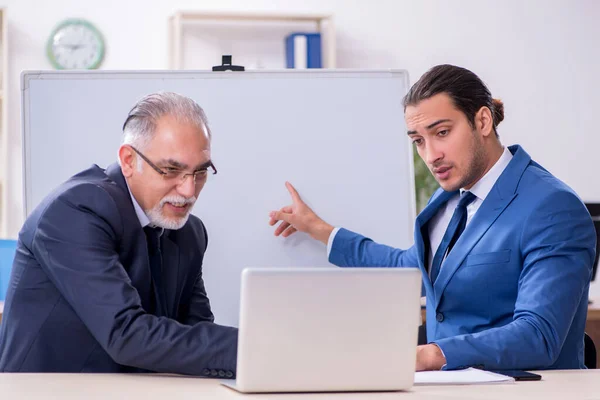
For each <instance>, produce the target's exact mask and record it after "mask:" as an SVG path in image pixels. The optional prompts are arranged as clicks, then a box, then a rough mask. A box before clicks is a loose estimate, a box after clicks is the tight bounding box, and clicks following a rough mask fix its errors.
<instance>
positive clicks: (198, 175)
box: [129, 146, 217, 185]
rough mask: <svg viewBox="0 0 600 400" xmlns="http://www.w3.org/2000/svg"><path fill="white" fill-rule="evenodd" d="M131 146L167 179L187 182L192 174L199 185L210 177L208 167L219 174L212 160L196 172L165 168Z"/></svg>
mask: <svg viewBox="0 0 600 400" xmlns="http://www.w3.org/2000/svg"><path fill="white" fill-rule="evenodd" d="M129 147H131V148H132V149H133V151H135V152H136V153H137V154H138V155H139V156H140V157H142V160H144V161H146V162H147V163H148V165H149V166H151V167H152V169H153V170H155V171H156V172H158V173H159V174H160V175H161V176H162V177H163V179H164V180H165V181H169V182H178V184H181V183H183V182H185V180H186V178H187V177H188V176H191V177H192V179H193V180H194V183H195V184H196V185H198V184H200V183H204V182H205V181H206V178H207V177H208V168H210V169H212V175H216V174H217V168H215V165H214V164H213V163H212V161H210V162H209V163H208V165H207V166H206V167H205V168H201V169H199V170H197V171H194V172H186V171H182V170H180V169H178V168H173V167H166V168H165V169H164V170H163V169H161V168H159V167H157V166H156V165H155V164H154V163H153V162H152V161H150V160H149V159H148V157H146V156H145V155H143V154H142V153H141V152H140V151H139V150H138V149H136V148H135V147H133V146H129Z"/></svg>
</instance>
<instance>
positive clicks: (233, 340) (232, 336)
mask: <svg viewBox="0 0 600 400" xmlns="http://www.w3.org/2000/svg"><path fill="white" fill-rule="evenodd" d="M82 186H83V185H82ZM78 199H82V200H84V201H82V202H81V203H79V202H78V201H77V200H78ZM82 203H85V204H82ZM119 218H120V217H119V212H118V207H117V205H116V204H115V203H114V200H113V199H112V197H111V196H109V195H108V194H107V193H106V192H105V191H104V190H103V189H102V188H100V187H96V186H94V185H85V186H84V187H79V188H75V189H72V190H71V191H70V192H69V196H67V195H64V194H63V195H62V196H61V197H59V198H58V199H57V200H55V201H54V202H53V203H52V204H51V205H50V206H49V207H48V208H47V209H46V210H45V212H44V215H43V216H42V218H41V219H40V222H39V225H38V229H37V230H36V232H35V235H34V238H33V241H32V243H31V249H32V251H33V254H34V255H35V257H36V259H37V260H38V261H39V263H40V265H41V267H42V268H43V269H44V271H45V272H46V273H47V274H48V277H49V279H50V280H51V281H52V282H53V284H54V285H55V286H56V287H57V289H58V290H59V291H60V293H61V295H62V296H63V297H64V298H65V300H66V301H67V302H68V303H69V304H70V306H71V307H72V308H73V310H74V311H75V312H76V313H77V315H78V316H79V318H81V320H82V321H83V323H84V324H85V325H86V327H87V328H88V329H89V331H90V333H91V334H92V335H93V336H94V338H95V339H96V340H97V341H98V342H99V344H100V345H101V346H102V348H103V349H104V350H105V351H106V352H107V353H108V354H109V355H110V357H111V358H112V359H113V360H114V361H115V362H117V363H119V364H122V365H128V366H132V367H138V368H143V369H147V370H152V371H158V372H170V373H181V374H192V375H205V374H206V371H207V369H219V370H225V371H232V372H234V371H235V363H236V357H237V329H235V328H230V327H224V326H219V325H216V324H214V323H212V322H210V321H208V320H205V321H201V322H198V323H196V324H195V325H193V326H188V325H183V324H180V323H179V322H177V321H175V320H172V319H168V318H159V317H156V316H154V315H150V314H147V313H146V312H145V311H144V310H143V308H142V306H141V301H140V298H139V295H138V292H137V290H136V289H135V287H133V286H132V283H131V280H130V279H129V276H128V275H127V273H126V271H125V268H124V266H123V265H122V264H121V263H120V261H119V256H118V253H117V250H116V246H117V245H118V238H119V237H120V232H118V228H116V227H122V223H121V222H120V220H119ZM65 221H68V223H65Z"/></svg>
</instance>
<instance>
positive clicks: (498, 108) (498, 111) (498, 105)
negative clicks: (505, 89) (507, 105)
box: [492, 99, 504, 126]
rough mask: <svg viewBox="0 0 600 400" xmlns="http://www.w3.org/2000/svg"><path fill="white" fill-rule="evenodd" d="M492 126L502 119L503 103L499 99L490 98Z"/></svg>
mask: <svg viewBox="0 0 600 400" xmlns="http://www.w3.org/2000/svg"><path fill="white" fill-rule="evenodd" d="M492 106H493V108H494V109H493V114H494V126H497V125H498V124H499V123H500V122H502V121H503V120H504V103H503V102H502V100H500V99H492Z"/></svg>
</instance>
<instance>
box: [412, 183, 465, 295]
mask: <svg viewBox="0 0 600 400" xmlns="http://www.w3.org/2000/svg"><path fill="white" fill-rule="evenodd" d="M456 194H458V191H455V192H445V191H443V190H441V189H440V190H439V192H438V193H437V194H436V195H435V196H434V197H433V198H432V200H431V201H430V202H429V204H427V207H425V209H423V211H421V213H420V214H419V215H418V216H417V220H416V223H415V225H416V226H415V228H416V229H415V245H416V246H417V252H418V258H419V268H420V269H421V272H422V275H423V283H424V284H425V288H426V290H427V292H428V293H432V292H433V287H432V285H431V279H430V278H429V273H428V271H427V265H425V251H428V248H429V247H428V246H427V247H426V246H425V240H427V242H429V233H428V232H423V230H424V229H427V227H426V224H427V223H428V222H429V220H431V218H433V216H434V215H436V214H437V212H438V211H439V209H440V207H441V206H443V205H444V204H446V202H447V201H448V200H449V199H451V198H452V197H453V196H455V195H456ZM424 234H425V235H427V236H426V237H424Z"/></svg>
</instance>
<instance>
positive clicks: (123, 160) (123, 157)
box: [119, 144, 137, 178]
mask: <svg viewBox="0 0 600 400" xmlns="http://www.w3.org/2000/svg"><path fill="white" fill-rule="evenodd" d="M136 163H137V157H136V155H135V153H134V152H133V149H132V148H131V147H130V146H128V145H125V144H124V145H122V146H121V147H119V164H121V172H122V173H123V176H124V177H125V178H129V177H130V176H131V175H133V172H134V170H135V168H136V167H137V165H136Z"/></svg>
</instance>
